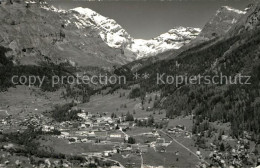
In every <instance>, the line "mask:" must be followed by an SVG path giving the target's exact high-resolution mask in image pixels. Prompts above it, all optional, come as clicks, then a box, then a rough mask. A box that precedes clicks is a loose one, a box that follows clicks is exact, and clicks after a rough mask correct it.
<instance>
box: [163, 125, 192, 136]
mask: <svg viewBox="0 0 260 168" xmlns="http://www.w3.org/2000/svg"><path fill="white" fill-rule="evenodd" d="M167 133H169V134H175V135H181V134H182V135H184V136H185V137H186V138H191V137H192V133H191V132H188V131H186V127H185V126H184V125H177V126H175V127H171V128H168V130H167Z"/></svg>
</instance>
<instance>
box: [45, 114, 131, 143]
mask: <svg viewBox="0 0 260 168" xmlns="http://www.w3.org/2000/svg"><path fill="white" fill-rule="evenodd" d="M77 115H78V116H79V117H80V118H82V120H81V121H65V122H62V123H60V126H59V129H58V130H59V131H60V132H61V135H59V136H58V138H63V139H68V140H69V143H87V142H99V143H102V142H103V143H109V142H111V141H110V140H112V141H114V140H115V141H117V140H118V142H120V141H128V138H129V136H128V135H127V134H126V133H125V132H123V130H124V129H128V128H130V127H131V126H132V124H133V123H131V122H123V121H124V120H123V118H122V117H119V118H111V117H108V116H106V115H104V114H103V115H100V114H97V115H92V114H91V113H90V112H85V111H84V110H82V112H81V113H78V114H77ZM44 128H45V130H47V129H48V130H49V131H51V130H53V129H54V127H51V126H49V127H46V126H45V127H44Z"/></svg>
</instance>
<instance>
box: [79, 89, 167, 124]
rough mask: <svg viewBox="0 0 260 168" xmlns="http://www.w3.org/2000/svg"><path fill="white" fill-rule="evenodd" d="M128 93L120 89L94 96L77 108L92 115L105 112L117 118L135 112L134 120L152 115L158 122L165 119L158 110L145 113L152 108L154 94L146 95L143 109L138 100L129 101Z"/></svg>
mask: <svg viewBox="0 0 260 168" xmlns="http://www.w3.org/2000/svg"><path fill="white" fill-rule="evenodd" d="M129 93H130V90H122V89H120V90H118V91H117V92H115V93H114V94H108V95H95V96H92V97H91V99H90V102H88V103H85V104H80V105H79V106H78V107H79V108H81V109H84V110H86V111H89V112H91V113H93V114H96V113H104V112H107V113H108V115H109V116H110V115H111V114H112V113H115V114H116V115H117V116H121V115H122V114H126V113H127V112H130V113H131V114H133V113H134V111H135V114H134V117H135V118H144V117H148V116H149V115H153V116H154V118H155V119H157V120H159V119H161V118H164V117H165V112H164V111H162V114H158V113H159V111H158V110H156V111H155V114H154V112H153V111H146V109H147V108H148V107H151V108H152V107H153V103H154V97H155V93H151V94H147V96H146V102H145V103H144V107H143V109H142V105H141V100H140V98H136V99H129V98H128V95H129ZM120 94H121V97H120ZM150 97H151V98H152V101H151V102H150V103H148V100H149V99H150ZM125 105H126V106H125ZM123 106H125V107H123Z"/></svg>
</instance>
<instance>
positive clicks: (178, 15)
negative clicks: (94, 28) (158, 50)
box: [48, 0, 254, 39]
mask: <svg viewBox="0 0 260 168" xmlns="http://www.w3.org/2000/svg"><path fill="white" fill-rule="evenodd" d="M48 1H49V3H51V4H53V5H54V6H56V7H58V8H61V9H71V8H75V7H79V6H81V7H86V8H90V9H92V10H94V11H96V12H98V13H100V14H101V15H103V16H106V17H109V18H111V19H114V20H115V21H116V22H117V23H119V24H120V25H121V26H122V27H123V28H124V29H126V31H127V32H128V33H130V35H131V36H132V37H134V38H143V39H150V38H153V37H156V36H158V35H160V34H162V33H165V32H167V31H168V30H170V29H171V28H173V27H175V26H189V27H199V28H202V27H203V26H204V25H205V23H206V22H207V21H208V20H209V19H210V18H211V17H212V16H213V15H214V14H215V13H216V11H217V10H218V9H219V8H220V7H221V6H231V7H234V8H237V9H244V8H245V7H246V6H247V5H248V4H250V3H252V2H253V1H254V0H171V1H157V0H146V1H144V0H143V1H140V0H117V1H115V0H103V1H101V2H100V1H87V0H48Z"/></svg>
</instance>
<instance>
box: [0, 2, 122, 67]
mask: <svg viewBox="0 0 260 168" xmlns="http://www.w3.org/2000/svg"><path fill="white" fill-rule="evenodd" d="M0 13H1V14H0V20H1V26H0V45H2V46H5V47H8V48H11V49H12V51H13V52H12V53H9V55H15V56H16V58H17V61H19V62H21V64H35V63H37V62H38V61H43V60H51V61H52V62H64V61H67V62H70V63H72V64H79V65H81V66H83V65H85V66H86V65H100V66H110V65H111V64H123V63H126V62H127V59H126V58H125V56H124V55H123V54H122V53H121V51H120V50H119V49H114V48H111V47H109V46H107V44H106V43H104V42H103V40H102V39H101V38H100V37H99V35H98V32H97V31H96V30H95V29H93V28H92V27H91V26H89V27H86V28H84V29H83V28H82V29H81V28H78V27H77V21H78V18H77V17H75V16H74V15H73V14H71V13H68V12H65V11H57V9H55V8H52V7H50V6H48V5H44V7H42V8H40V7H39V6H37V4H35V3H30V4H25V3H21V4H20V3H14V4H13V5H4V4H2V5H1V6H0Z"/></svg>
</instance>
